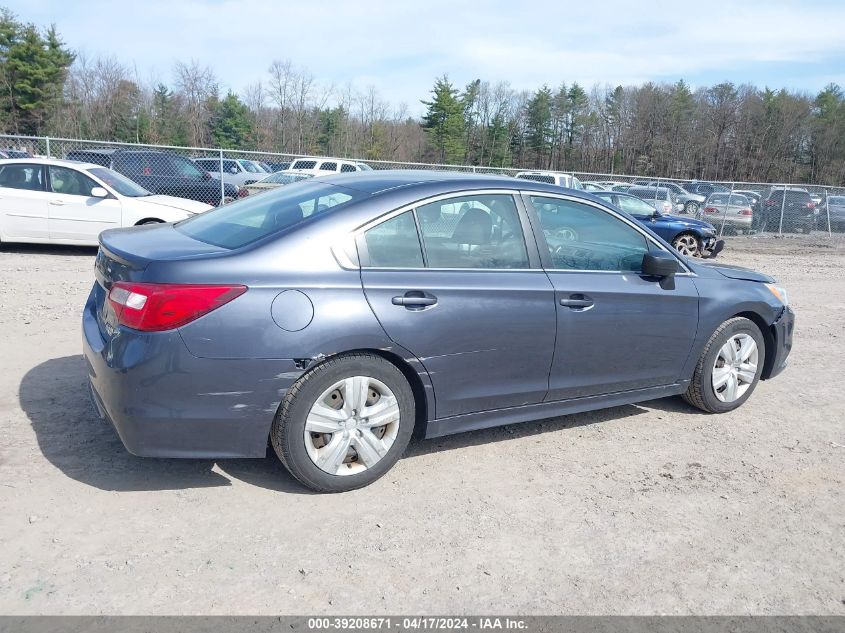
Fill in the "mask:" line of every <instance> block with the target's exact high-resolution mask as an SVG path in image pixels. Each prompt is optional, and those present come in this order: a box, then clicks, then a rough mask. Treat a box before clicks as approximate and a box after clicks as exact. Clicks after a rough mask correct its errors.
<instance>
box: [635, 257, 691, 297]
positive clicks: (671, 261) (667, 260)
mask: <svg viewBox="0 0 845 633" xmlns="http://www.w3.org/2000/svg"><path fill="white" fill-rule="evenodd" d="M680 269H681V267H680V265H679V264H678V260H677V259H675V258H674V257H673V256H672V255H669V254H668V253H658V252H655V253H646V254H645V255H643V266H642V274H643V276H644V277H654V278H656V279H658V280H659V281H660V287H661V288H663V289H664V290H674V289H675V273H677V272H678V271H679V270H680Z"/></svg>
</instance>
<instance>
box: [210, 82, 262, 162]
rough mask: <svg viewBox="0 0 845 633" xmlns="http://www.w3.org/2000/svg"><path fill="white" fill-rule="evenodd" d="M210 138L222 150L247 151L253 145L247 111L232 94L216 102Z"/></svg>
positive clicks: (250, 123)
mask: <svg viewBox="0 0 845 633" xmlns="http://www.w3.org/2000/svg"><path fill="white" fill-rule="evenodd" d="M210 129H211V138H212V139H213V141H214V144H215V146H217V147H221V148H223V149H248V148H251V147H252V143H253V129H252V122H251V121H250V118H249V109H248V108H247V107H246V105H244V104H243V102H241V100H240V99H239V98H238V97H237V95H235V94H234V93H232V92H230V93H228V94H227V95H226V97H225V98H224V99H223V100H222V101H219V102H217V103H216V104H215V105H214V107H213V111H212V116H211V121H210Z"/></svg>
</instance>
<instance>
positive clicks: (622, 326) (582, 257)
mask: <svg viewBox="0 0 845 633" xmlns="http://www.w3.org/2000/svg"><path fill="white" fill-rule="evenodd" d="M525 199H526V203H527V204H528V205H529V206H530V209H531V210H533V211H534V213H535V221H536V222H537V225H538V229H539V230H538V231H537V232H538V233H541V234H542V236H543V238H542V239H545V241H546V246H547V250H548V258H547V259H546V258H544V259H545V264H546V267H547V271H548V273H549V277H550V279H551V281H552V285H553V286H554V289H555V304H556V309H557V323H558V328H557V341H556V345H555V355H554V361H553V363H552V369H551V373H550V376H549V393H548V395H547V397H546V399H547V400H566V399H570V398H580V397H584V396H595V395H603V394H609V393H615V392H620V391H629V390H634V389H643V388H647V387H657V386H663V385H671V384H674V383H675V382H677V381H678V380H679V378H680V375H681V372H682V370H683V367H684V365H685V363H686V360H687V357H688V356H689V353H690V350H691V347H692V341H693V339H694V338H695V333H696V329H697V327H698V292H697V290H696V288H695V285H694V284H693V282H692V279H691V278H690V277H689V276H687V275H683V274H682V275H678V276H676V278H675V288H674V289H672V290H664V289H663V288H661V287H660V285H659V284H658V283H657V282H655V281H654V280H652V279H648V278H644V277H643V276H641V275H640V274H639V270H640V266H641V264H642V258H643V255H644V254H645V253H646V252H648V251H649V250H650V249H657V248H662V247H660V246H659V245H658V244H657V243H656V242H654V241H652V240H651V239H650V238H648V236H647V235H646V234H645V233H643V232H642V231H640V230H639V229H638V228H637V227H635V225H634V223H633V222H630V221H628V220H626V219H623V218H622V217H621V216H619V215H616V214H614V213H611V212H610V211H608V210H606V209H604V208H603V207H600V206H599V205H597V204H596V205H594V204H592V203H588V202H586V201H584V200H578V199H572V198H567V197H557V196H550V195H549V194H528V195H526V196H525Z"/></svg>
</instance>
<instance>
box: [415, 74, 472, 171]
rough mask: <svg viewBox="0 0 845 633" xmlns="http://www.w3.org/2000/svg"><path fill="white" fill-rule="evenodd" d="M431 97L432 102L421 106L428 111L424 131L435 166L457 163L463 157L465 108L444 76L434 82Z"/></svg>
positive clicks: (425, 102)
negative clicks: (432, 149)
mask: <svg viewBox="0 0 845 633" xmlns="http://www.w3.org/2000/svg"><path fill="white" fill-rule="evenodd" d="M431 94H432V99H431V101H423V102H422V104H423V105H425V106H426V107H427V111H426V113H425V116H424V117H423V129H424V130H425V131H426V134H428V137H429V139H430V141H431V143H432V145H433V146H434V149H435V151H436V153H437V156H436V160H437V161H438V162H441V163H443V162H445V163H458V162H460V161H461V160H463V157H464V126H465V121H464V105H463V103H462V102H461V100H460V99H459V98H458V91H457V90H456V89H455V87H454V86H453V85H452V84H451V83H450V82H449V78H448V77H447V76H446V75H443V77H440V78H438V79H437V80H436V81H435V82H434V88H433V89H432V91H431Z"/></svg>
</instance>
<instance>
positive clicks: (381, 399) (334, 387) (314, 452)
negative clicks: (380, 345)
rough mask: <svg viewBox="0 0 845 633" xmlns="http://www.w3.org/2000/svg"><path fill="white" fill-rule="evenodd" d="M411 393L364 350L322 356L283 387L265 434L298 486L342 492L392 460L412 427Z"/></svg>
mask: <svg viewBox="0 0 845 633" xmlns="http://www.w3.org/2000/svg"><path fill="white" fill-rule="evenodd" d="M415 411H416V407H415V402H414V394H413V391H412V390H411V387H410V385H409V384H408V381H407V380H406V379H405V376H404V375H403V374H402V372H401V371H399V369H398V368H397V367H396V366H395V365H393V364H392V363H390V362H388V361H387V360H385V359H383V358H381V357H380V356H376V355H371V354H350V355H344V356H338V357H336V358H332V359H329V360H327V361H325V362H323V363H321V364H319V365H317V366H315V367H313V368H311V369H309V370H308V371H307V372H306V373H305V374H304V375H303V376H302V377H301V378H300V379H299V380H298V381H297V382H296V383H295V384H294V386H293V387H291V389H290V390H289V391H288V393H287V395H286V396H285V399H284V401H283V402H282V405H281V407H280V409H279V412H278V414H277V415H276V418H275V420H274V421H273V427H272V430H271V433H270V440H271V443H272V445H273V448H274V450H275V451H276V454H277V455H278V456H279V459H280V460H281V461H282V463H283V464H284V465H285V466H286V467H287V469H288V470H289V471H290V473H291V474H292V475H293V476H294V477H295V478H296V479H297V480H298V481H299V482H300V483H302V484H303V485H305V486H306V487H308V488H310V489H312V490H315V491H318V492H344V491H347V490H354V489H355V488H360V487H362V486H366V485H368V484H370V483H372V482H373V481H375V480H376V479H378V478H379V477H381V476H382V475H384V474H385V473H386V472H387V471H388V470H390V468H391V467H392V466H393V465H394V464H395V463H396V461H397V460H398V459H399V457H400V456H401V455H402V453H403V452H404V451H405V448H406V447H407V446H408V442H409V441H410V439H411V435H412V434H413V430H414V422H415V420H414V418H415Z"/></svg>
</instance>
